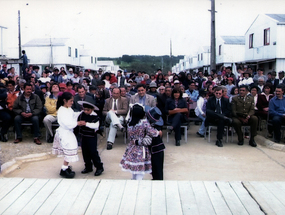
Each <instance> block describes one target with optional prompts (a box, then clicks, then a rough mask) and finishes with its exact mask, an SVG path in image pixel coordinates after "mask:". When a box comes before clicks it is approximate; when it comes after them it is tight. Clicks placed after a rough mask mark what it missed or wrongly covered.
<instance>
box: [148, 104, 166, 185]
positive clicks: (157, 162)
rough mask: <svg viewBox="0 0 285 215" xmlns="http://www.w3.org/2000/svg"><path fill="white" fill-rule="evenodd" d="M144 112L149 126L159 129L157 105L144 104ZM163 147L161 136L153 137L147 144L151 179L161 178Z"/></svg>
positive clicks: (159, 120) (161, 122) (160, 125)
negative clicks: (148, 144) (149, 155)
mask: <svg viewBox="0 0 285 215" xmlns="http://www.w3.org/2000/svg"><path fill="white" fill-rule="evenodd" d="M145 112H146V116H147V119H148V121H149V123H150V124H151V126H152V127H153V128H155V129H156V130H158V131H161V130H162V126H163V119H162V118H161V115H162V114H161V111H160V110H159V109H158V108H157V107H152V108H150V107H149V106H145ZM164 149H165V145H164V143H163V141H162V138H161V136H157V137H153V138H152V141H151V145H150V146H149V150H150V153H151V166H152V173H151V174H152V179H153V180H163V162H164Z"/></svg>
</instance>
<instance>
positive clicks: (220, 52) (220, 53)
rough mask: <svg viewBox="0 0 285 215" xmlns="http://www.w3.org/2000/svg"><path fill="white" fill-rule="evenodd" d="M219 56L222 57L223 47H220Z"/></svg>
mask: <svg viewBox="0 0 285 215" xmlns="http://www.w3.org/2000/svg"><path fill="white" fill-rule="evenodd" d="M219 55H222V45H219Z"/></svg>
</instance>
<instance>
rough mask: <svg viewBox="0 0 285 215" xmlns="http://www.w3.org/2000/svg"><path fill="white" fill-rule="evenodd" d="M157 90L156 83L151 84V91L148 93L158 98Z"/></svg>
mask: <svg viewBox="0 0 285 215" xmlns="http://www.w3.org/2000/svg"><path fill="white" fill-rule="evenodd" d="M156 89H157V85H156V83H155V82H151V83H150V84H149V91H147V94H148V95H151V96H153V97H154V98H157V96H158V93H157V90H156Z"/></svg>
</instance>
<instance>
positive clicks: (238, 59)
mask: <svg viewBox="0 0 285 215" xmlns="http://www.w3.org/2000/svg"><path fill="white" fill-rule="evenodd" d="M244 44H245V41H244V36H221V37H218V38H217V40H216V47H217V49H216V59H217V60H216V64H217V66H218V67H220V66H232V64H233V63H242V62H243V61H244V53H245V47H244Z"/></svg>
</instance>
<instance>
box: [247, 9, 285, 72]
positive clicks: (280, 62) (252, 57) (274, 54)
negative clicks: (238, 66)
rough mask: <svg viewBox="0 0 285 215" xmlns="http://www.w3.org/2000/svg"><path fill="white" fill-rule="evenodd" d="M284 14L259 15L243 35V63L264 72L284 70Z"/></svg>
mask: <svg viewBox="0 0 285 215" xmlns="http://www.w3.org/2000/svg"><path fill="white" fill-rule="evenodd" d="M284 38H285V14H260V15H258V16H257V17H256V19H255V20H254V21H253V23H252V24H251V26H250V27H249V29H248V30H247V32H246V33H245V62H246V63H252V64H256V67H257V68H259V67H260V68H263V69H264V70H265V72H266V73H267V72H268V71H271V70H275V71H277V72H278V71H281V70H284V69H285V39H284Z"/></svg>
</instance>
